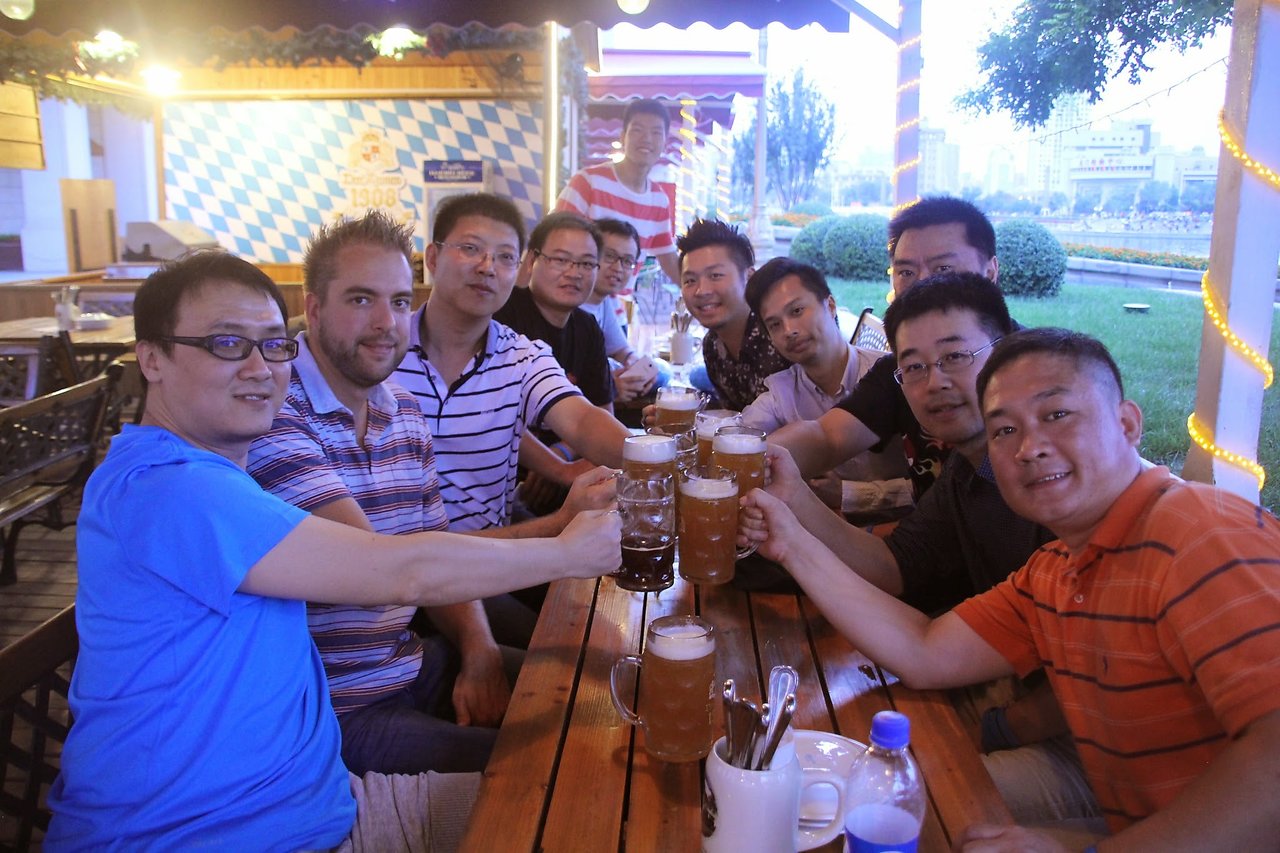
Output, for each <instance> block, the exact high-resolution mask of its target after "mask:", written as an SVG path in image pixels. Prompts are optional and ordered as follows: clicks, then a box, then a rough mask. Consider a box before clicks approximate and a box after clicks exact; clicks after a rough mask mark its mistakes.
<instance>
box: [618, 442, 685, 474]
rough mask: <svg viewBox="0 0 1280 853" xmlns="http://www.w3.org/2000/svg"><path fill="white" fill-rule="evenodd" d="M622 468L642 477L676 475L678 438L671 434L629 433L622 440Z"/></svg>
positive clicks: (628, 472)
mask: <svg viewBox="0 0 1280 853" xmlns="http://www.w3.org/2000/svg"><path fill="white" fill-rule="evenodd" d="M622 470H623V471H625V472H626V473H627V476H629V477H634V478H636V479H641V478H644V477H653V476H656V475H658V474H670V475H671V477H672V478H673V479H674V478H675V476H676V440H675V437H674V436H670V435H629V436H627V437H626V439H625V440H623V442H622Z"/></svg>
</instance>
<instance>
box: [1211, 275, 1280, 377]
mask: <svg viewBox="0 0 1280 853" xmlns="http://www.w3.org/2000/svg"><path fill="white" fill-rule="evenodd" d="M1200 293H1201V295H1202V296H1203V297H1204V312H1205V313H1206V314H1208V315H1209V322H1211V323H1213V327H1214V328H1215V329H1217V330H1218V334H1220V335H1222V338H1223V340H1225V341H1226V342H1227V344H1228V345H1229V346H1230V347H1231V348H1232V349H1233V350H1235V351H1236V352H1237V353H1239V354H1240V355H1241V356H1243V357H1244V359H1245V360H1246V361H1248V362H1249V363H1250V364H1252V365H1253V366H1254V367H1255V368H1257V369H1258V372H1260V373H1261V374H1262V376H1263V383H1262V387H1263V388H1270V387H1271V383H1272V382H1274V381H1275V378H1276V372H1275V368H1273V367H1272V366H1271V362H1269V361H1267V357H1266V356H1265V355H1263V354H1262V353H1260V352H1258V351H1257V350H1256V349H1254V348H1253V347H1251V346H1249V345H1248V344H1247V343H1245V342H1244V341H1243V340H1241V338H1240V336H1239V335H1237V334H1236V333H1235V332H1233V331H1231V327H1230V326H1229V325H1227V320H1226V318H1225V317H1224V316H1222V311H1221V310H1220V309H1219V308H1218V300H1217V299H1216V298H1215V295H1214V292H1213V286H1212V285H1211V284H1210V283H1209V273H1208V272H1206V273H1205V274H1204V277H1203V278H1201V279H1200Z"/></svg>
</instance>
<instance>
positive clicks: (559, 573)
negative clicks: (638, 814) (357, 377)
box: [45, 252, 619, 851]
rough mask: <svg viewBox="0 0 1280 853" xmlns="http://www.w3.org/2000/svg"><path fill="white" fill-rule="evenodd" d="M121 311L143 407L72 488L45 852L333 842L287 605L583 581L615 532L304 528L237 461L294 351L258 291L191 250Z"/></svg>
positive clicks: (329, 776) (335, 740) (465, 594)
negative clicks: (67, 711)
mask: <svg viewBox="0 0 1280 853" xmlns="http://www.w3.org/2000/svg"><path fill="white" fill-rule="evenodd" d="M134 309H135V321H134V322H135V327H136V336H137V340H138V344H137V351H138V364H139V367H140V369H141V370H142V373H143V376H144V377H145V379H146V381H147V385H148V396H147V406H146V413H145V415H144V418H143V422H142V425H141V426H138V427H126V430H125V432H124V433H123V434H122V435H120V436H119V437H117V438H116V440H115V441H114V442H113V443H112V447H111V450H110V452H109V453H108V454H107V456H106V458H105V459H104V461H103V464H102V465H101V466H100V467H99V468H98V470H97V471H96V472H95V473H94V474H93V476H92V477H91V478H90V480H89V483H88V484H87V486H86V487H85V495H84V503H83V509H82V511H81V515H80V520H79V530H78V539H77V551H78V553H77V558H78V561H79V588H78V590H77V594H76V611H77V612H76V618H77V627H78V630H79V641H80V652H79V657H78V659H77V663H76V668H75V673H74V675H73V678H72V685H71V695H70V701H71V710H72V714H73V717H74V719H75V724H74V725H73V726H72V728H71V731H70V734H69V736H68V738H67V741H66V745H65V748H64V750H63V754H62V773H61V775H60V776H59V777H58V779H57V780H56V782H55V783H54V786H53V789H52V790H51V792H50V796H49V802H50V806H51V807H52V809H53V812H54V817H53V821H52V823H51V825H50V828H49V832H48V835H47V837H46V842H45V844H46V847H47V849H50V850H71V849H85V850H88V849H102V848H105V847H108V846H114V847H118V848H121V849H131V850H132V849H158V850H174V849H182V848H186V847H191V846H196V845H199V846H203V847H209V848H213V849H228V850H230V849H254V850H281V851H286V850H299V849H323V848H331V847H335V846H337V845H338V844H340V843H341V842H342V841H343V839H344V838H345V837H346V836H347V834H348V833H349V831H350V829H351V825H352V821H353V819H354V816H355V804H354V801H353V799H352V796H351V791H350V782H349V779H348V776H347V773H346V770H345V768H344V767H343V766H342V762H341V761H340V759H339V755H338V748H339V732H338V725H337V721H336V720H335V718H334V714H333V708H332V706H331V705H330V702H329V696H328V690H327V689H326V684H325V678H324V671H323V668H322V667H321V664H320V658H319V655H318V654H317V652H316V649H315V646H314V645H313V644H312V642H311V639H310V636H309V635H308V633H307V629H306V613H305V609H304V605H303V600H306V599H310V600H315V601H340V602H350V603H354V604H382V603H386V602H388V601H393V602H403V603H408V604H419V605H437V604H448V603H452V602H458V601H467V600H471V599H475V598H479V597H482V596H485V595H490V594H493V593H497V592H503V591H506V590H507V589H509V588H510V587H511V586H512V585H514V583H516V582H519V583H527V582H529V581H530V579H533V580H534V581H536V582H545V581H548V580H552V579H555V578H559V577H567V576H578V577H588V576H594V575H599V574H602V573H604V572H606V571H611V570H612V569H613V568H614V567H615V566H616V563H617V557H616V555H617V548H618V547H619V545H618V538H619V536H618V533H619V530H618V522H617V520H616V518H615V517H614V516H611V515H605V514H602V513H598V512H592V513H583V514H582V516H581V517H580V518H579V519H576V520H575V521H574V522H573V523H571V524H570V525H569V526H568V527H567V528H566V529H565V531H564V532H563V533H562V534H561V535H560V536H559V537H558V538H557V539H555V540H549V539H532V540H525V541H524V542H521V543H519V545H518V546H517V545H515V543H495V542H485V541H481V540H478V539H475V538H472V537H463V536H457V535H453V534H449V533H437V532H429V533H420V534H415V535H408V536H378V535H375V534H371V533H368V532H365V531H360V530H356V529H354V528H352V527H349V526H346V525H343V524H337V523H334V522H331V521H326V520H324V519H320V518H316V517H314V516H309V515H308V514H307V513H305V512H304V511H302V510H300V509H297V508H294V507H292V506H290V505H289V504H287V503H285V502H284V501H282V500H280V499H279V498H276V497H273V496H271V495H268V494H266V493H265V492H263V491H262V490H261V489H260V488H259V487H258V486H257V484H256V483H254V481H253V480H252V479H251V478H250V477H249V475H248V474H247V473H245V471H244V465H245V459H246V456H247V453H248V449H249V444H250V442H251V441H252V440H253V439H254V438H255V437H257V436H258V435H261V434H262V433H264V432H266V431H267V430H268V429H269V428H270V427H271V422H272V419H273V418H274V416H275V414H276V412H277V411H278V410H279V408H280V404H281V401H282V400H283V399H284V394H285V389H286V385H287V382H288V378H289V361H290V360H291V359H293V358H294V357H295V356H296V354H297V343H296V342H295V341H293V340H292V339H290V338H288V337H286V331H285V309H284V302H283V300H282V299H281V297H280V293H279V290H278V289H277V288H276V287H275V285H274V284H273V283H272V282H271V280H270V279H269V278H267V277H266V276H265V275H264V274H263V273H262V272H261V271H260V270H258V269H257V268H256V267H254V266H253V265H252V264H249V263H247V262H245V261H242V260H239V259H238V258H235V257H233V256H231V255H228V254H225V253H222V252H202V253H198V254H195V255H191V256H188V257H187V258H184V259H183V260H180V261H178V262H176V263H173V264H170V265H167V266H166V267H165V268H163V269H162V270H160V271H159V272H157V273H155V274H154V275H152V276H151V277H150V278H148V279H147V281H146V282H145V283H144V284H143V285H142V287H140V288H139V289H138V293H137V298H136V301H135V304H134ZM353 566H363V567H366V571H359V572H357V571H352V567H353ZM511 578H518V579H519V580H518V581H513V580H511Z"/></svg>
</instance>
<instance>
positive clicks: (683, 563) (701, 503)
mask: <svg viewBox="0 0 1280 853" xmlns="http://www.w3.org/2000/svg"><path fill="white" fill-rule="evenodd" d="M702 474H706V476H702ZM679 513H680V575H681V576H682V577H683V578H685V579H686V580H690V581H693V582H694V583H705V584H722V583H728V582H729V581H731V580H733V575H734V567H735V564H736V561H737V557H738V554H737V546H736V543H735V541H734V540H735V539H736V538H737V532H738V483H737V482H736V480H735V479H734V478H733V476H732V475H731V474H730V473H729V472H728V471H727V470H725V469H722V468H710V469H694V471H691V472H690V473H689V475H688V476H686V477H683V478H682V479H681V482H680V505H679Z"/></svg>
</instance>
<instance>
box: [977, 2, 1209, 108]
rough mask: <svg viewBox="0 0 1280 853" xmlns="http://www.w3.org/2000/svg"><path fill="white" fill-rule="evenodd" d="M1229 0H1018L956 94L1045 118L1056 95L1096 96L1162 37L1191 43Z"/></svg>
mask: <svg viewBox="0 0 1280 853" xmlns="http://www.w3.org/2000/svg"><path fill="white" fill-rule="evenodd" d="M1232 6H1233V2H1232V0H1146V2H1142V3H1135V2H1133V0H1021V2H1020V3H1019V4H1018V7H1017V8H1016V9H1015V10H1014V12H1013V19H1012V20H1011V21H1010V22H1009V23H1008V24H1006V25H1005V27H1004V29H1001V30H999V31H997V32H992V33H991V34H990V35H989V36H988V38H987V41H986V42H985V43H984V44H982V45H981V46H980V47H979V48H978V60H979V66H980V71H981V73H982V75H983V78H982V80H981V82H980V83H979V84H978V85H977V86H976V87H974V88H973V89H970V90H969V91H968V92H966V93H965V94H963V95H962V96H961V97H960V99H959V102H960V104H961V105H962V106H965V107H968V108H970V109H973V110H975V111H983V112H989V111H992V110H1006V111H1007V112H1008V113H1009V114H1010V115H1011V116H1012V117H1013V120H1014V122H1015V123H1017V124H1018V126H1020V127H1036V126H1039V125H1042V124H1044V123H1045V121H1046V120H1047V119H1048V118H1049V112H1050V111H1051V110H1052V109H1053V103H1054V101H1056V100H1057V98H1058V96H1059V95H1064V94H1068V93H1070V92H1085V93H1087V94H1088V95H1089V102H1090V103H1096V102H1097V101H1098V99H1099V98H1101V97H1102V92H1103V90H1104V89H1105V88H1106V86H1107V83H1108V82H1109V81H1110V80H1113V79H1115V78H1117V77H1119V76H1120V75H1121V74H1126V73H1127V74H1128V78H1129V81H1130V82H1131V83H1137V82H1138V81H1139V80H1140V79H1141V77H1142V74H1143V73H1144V72H1146V71H1150V70H1151V69H1150V67H1149V66H1148V65H1147V54H1148V53H1149V52H1150V51H1151V50H1153V49H1154V48H1156V47H1159V46H1160V45H1163V44H1171V45H1173V46H1174V47H1175V48H1177V49H1178V50H1180V51H1184V50H1186V49H1188V48H1191V47H1197V46H1199V45H1200V43H1201V42H1202V41H1203V40H1204V39H1205V38H1206V37H1207V36H1209V35H1210V34H1212V33H1213V31H1214V30H1216V29H1217V28H1218V27H1219V26H1222V25H1224V24H1229V23H1230V22H1231V9H1232Z"/></svg>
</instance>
